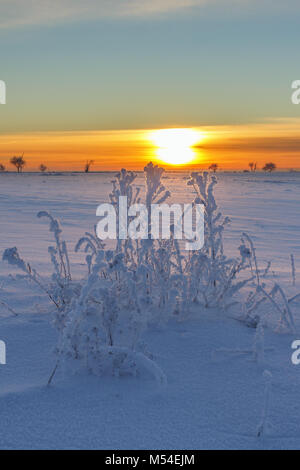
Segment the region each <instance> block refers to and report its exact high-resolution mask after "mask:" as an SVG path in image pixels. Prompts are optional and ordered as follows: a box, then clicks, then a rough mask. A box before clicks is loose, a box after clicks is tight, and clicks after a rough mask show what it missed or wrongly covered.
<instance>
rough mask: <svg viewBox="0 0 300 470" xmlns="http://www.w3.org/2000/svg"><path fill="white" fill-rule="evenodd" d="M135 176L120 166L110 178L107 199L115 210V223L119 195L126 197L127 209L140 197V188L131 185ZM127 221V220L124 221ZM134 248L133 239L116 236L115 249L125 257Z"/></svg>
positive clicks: (117, 215)
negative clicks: (110, 183) (112, 177)
mask: <svg viewBox="0 0 300 470" xmlns="http://www.w3.org/2000/svg"><path fill="white" fill-rule="evenodd" d="M136 177H137V174H136V173H134V172H133V171H127V170H125V168H122V170H121V171H119V172H118V173H117V174H116V175H115V179H114V180H112V186H113V187H112V191H111V193H110V194H109V199H110V202H111V204H112V205H113V206H114V208H115V211H116V220H117V223H118V221H119V200H120V197H126V198H127V211H128V208H129V207H130V206H132V205H133V204H139V202H140V198H139V193H140V188H139V187H137V188H135V187H134V186H133V183H134V181H135V179H136ZM126 222H127V221H126ZM118 232H119V226H117V233H118ZM133 250H134V248H133V241H132V240H131V239H130V238H125V239H123V238H121V237H118V238H117V247H116V251H117V252H118V253H119V252H121V251H123V253H125V255H126V257H127V256H129V251H130V252H131V254H132V251H133Z"/></svg>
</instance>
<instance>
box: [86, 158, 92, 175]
mask: <svg viewBox="0 0 300 470" xmlns="http://www.w3.org/2000/svg"><path fill="white" fill-rule="evenodd" d="M93 163H94V160H87V162H86V164H85V167H84V172H85V173H88V172H89V171H90V166H91V165H92V164H93Z"/></svg>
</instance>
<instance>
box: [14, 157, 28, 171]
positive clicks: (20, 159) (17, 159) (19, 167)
mask: <svg viewBox="0 0 300 470" xmlns="http://www.w3.org/2000/svg"><path fill="white" fill-rule="evenodd" d="M10 163H11V164H12V165H14V166H15V167H16V168H17V170H18V173H20V172H22V170H23V167H24V166H25V165H26V162H25V160H24V158H23V155H21V156H19V157H17V156H14V157H12V158H11V159H10Z"/></svg>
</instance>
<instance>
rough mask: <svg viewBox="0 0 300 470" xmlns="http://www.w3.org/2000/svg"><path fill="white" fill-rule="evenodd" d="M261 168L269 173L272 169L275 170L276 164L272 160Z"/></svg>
mask: <svg viewBox="0 0 300 470" xmlns="http://www.w3.org/2000/svg"><path fill="white" fill-rule="evenodd" d="M263 170H264V171H268V172H269V173H271V172H272V171H274V170H276V165H275V163H273V162H269V163H266V164H265V166H264V167H263Z"/></svg>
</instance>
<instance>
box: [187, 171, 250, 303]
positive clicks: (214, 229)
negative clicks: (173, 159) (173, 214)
mask: <svg viewBox="0 0 300 470" xmlns="http://www.w3.org/2000/svg"><path fill="white" fill-rule="evenodd" d="M187 184H188V185H189V186H192V187H193V189H194V191H195V193H196V198H195V200H194V203H195V204H203V206H204V247H203V248H202V249H201V250H198V251H195V252H194V253H193V254H192V256H191V257H190V259H189V261H188V263H187V266H186V272H187V276H188V286H189V297H190V298H191V299H193V301H194V302H200V303H202V304H203V305H204V306H205V307H217V306H221V307H225V308H228V306H229V301H230V303H231V302H232V297H233V296H234V294H235V293H237V292H238V291H239V290H240V289H241V288H242V287H244V286H245V285H246V284H247V283H248V282H249V279H244V280H241V281H238V280H237V277H238V274H239V273H240V272H241V271H242V270H244V269H246V268H247V267H248V263H247V256H246V255H245V253H244V252H243V251H241V250H240V254H241V256H240V257H238V258H236V259H233V258H228V257H226V255H225V253H224V247H223V232H224V230H225V227H226V226H227V224H228V223H229V222H230V220H229V218H228V217H223V216H222V214H221V212H220V211H219V209H218V206H217V203H216V200H215V197H214V187H215V185H216V184H217V178H216V176H214V175H211V174H209V173H207V172H205V173H203V174H200V173H192V175H191V177H190V179H189V180H188V183H187Z"/></svg>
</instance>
